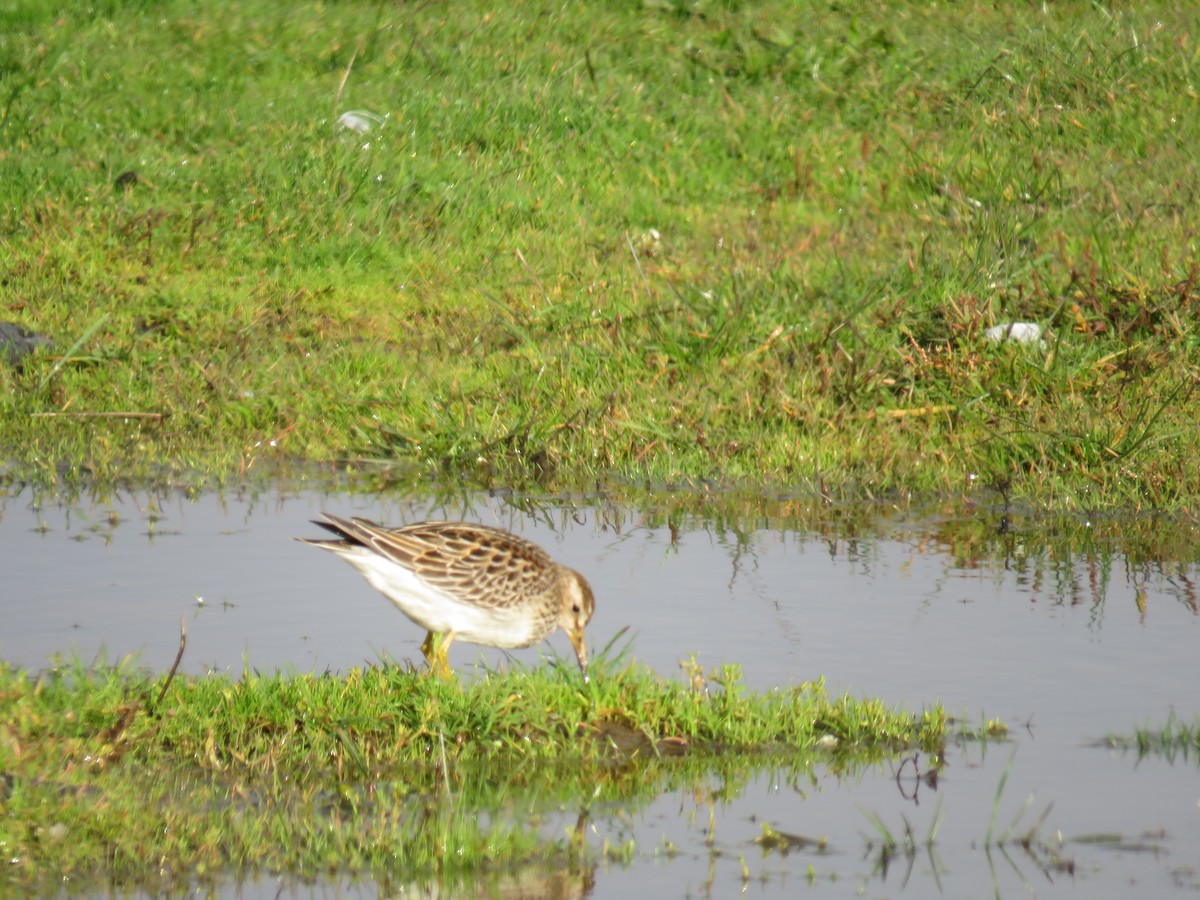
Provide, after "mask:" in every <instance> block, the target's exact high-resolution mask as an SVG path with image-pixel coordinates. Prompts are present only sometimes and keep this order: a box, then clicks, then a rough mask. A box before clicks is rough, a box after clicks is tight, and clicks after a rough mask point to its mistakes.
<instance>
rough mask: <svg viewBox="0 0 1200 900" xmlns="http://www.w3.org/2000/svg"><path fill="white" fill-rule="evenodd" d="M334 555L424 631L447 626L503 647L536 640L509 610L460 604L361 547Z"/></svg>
mask: <svg viewBox="0 0 1200 900" xmlns="http://www.w3.org/2000/svg"><path fill="white" fill-rule="evenodd" d="M339 555H341V556H342V557H343V558H344V559H345V560H346V561H347V562H349V563H350V564H351V565H353V566H354V567H355V568H356V569H358V570H359V571H360V572H362V574H363V576H364V577H365V578H366V579H367V581H368V582H369V583H370V584H371V586H372V587H373V588H375V590H377V591H379V592H380V593H381V594H383V595H384V596H385V597H387V598H388V599H389V600H390V601H392V603H393V604H395V605H396V607H397V608H398V609H399V610H400V611H401V612H402V613H404V614H405V615H406V616H408V617H409V618H410V619H412V620H413V621H414V622H416V623H417V624H418V625H420V626H421V627H422V628H424V629H426V630H427V631H436V632H439V633H442V634H444V633H446V632H449V631H453V632H454V634H455V637H456V638H457V639H458V640H463V641H470V642H473V643H480V644H487V645H488V646H492V647H503V648H510V647H527V646H529V645H530V644H532V643H534V642H535V641H536V639H537V636H536V635H535V634H534V632H533V629H532V628H531V625H530V622H529V621H528V619H527V618H524V619H523V618H522V617H521V616H520V615H519V614H515V612H514V611H511V610H507V609H505V608H503V607H501V608H498V609H497V608H495V607H479V606H475V605H473V604H471V603H464V602H463V601H462V600H460V599H458V598H457V597H455V596H454V595H453V594H450V593H448V592H446V591H443V590H441V589H439V588H437V587H434V586H432V585H430V584H428V583H426V582H425V581H423V580H422V579H421V578H419V577H418V576H417V575H416V574H414V573H413V572H412V571H411V570H409V569H406V568H404V567H403V566H401V565H397V564H396V563H393V562H390V561H388V560H386V559H384V558H383V557H381V556H379V555H378V554H376V553H374V552H372V551H370V550H368V549H366V548H365V547H355V548H347V550H345V551H342V552H341V553H340V554H339Z"/></svg>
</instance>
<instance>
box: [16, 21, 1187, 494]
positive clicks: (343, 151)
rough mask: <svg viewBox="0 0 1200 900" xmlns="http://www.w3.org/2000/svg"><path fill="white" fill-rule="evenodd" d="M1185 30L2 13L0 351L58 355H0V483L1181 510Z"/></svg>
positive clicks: (1153, 26)
mask: <svg viewBox="0 0 1200 900" xmlns="http://www.w3.org/2000/svg"><path fill="white" fill-rule="evenodd" d="M1198 26H1200V11H1196V10H1193V9H1191V8H1190V7H1187V6H1186V5H1181V4H1176V3H1162V2H1159V3H1149V4H1137V5H1130V6H1128V7H1126V6H1124V5H1121V4H1118V5H1115V6H1112V7H1106V6H1100V5H1096V4H1092V3H1074V2H1067V3H1057V4H1053V5H1050V6H1046V5H1044V4H1017V5H1011V4H1004V5H1002V6H998V7H997V6H995V5H993V4H981V3H968V4H946V5H940V4H939V5H929V4H915V3H913V4H907V3H900V4H881V3H867V4H843V5H840V6H830V5H828V4H807V3H805V4H796V3H782V2H766V3H761V4H741V3H737V2H725V3H718V2H705V0H697V2H695V3H677V2H671V0H663V2H657V0H652V2H644V3H635V2H627V3H615V4H597V3H584V2H570V3H566V4H562V3H558V4H544V3H537V2H526V3H516V4H509V5H504V6H496V5H495V4H486V3H478V2H471V0H455V2H453V3H451V4H448V5H447V4H434V5H420V4H418V5H399V6H397V5H391V4H384V3H368V2H353V0H350V2H345V3H338V4H334V5H329V4H314V3H303V2H300V3H289V4H287V5H285V6H279V5H277V4H272V3H266V2H262V0H248V2H244V3H238V4H217V5H214V4H208V5H203V6H196V5H195V4H191V3H183V2H179V0H166V2H161V3H144V2H128V3H122V2H116V0H112V2H107V3H101V4H99V5H97V6H93V7H89V8H88V9H87V10H84V9H82V8H80V9H79V10H74V9H70V8H67V9H63V8H62V6H61V4H51V3H49V2H36V0H16V2H10V3H7V4H5V6H4V7H3V8H2V9H0V166H3V169H4V177H3V178H2V179H0V241H2V242H3V245H4V248H5V252H4V254H2V255H0V256H2V260H0V279H2V280H3V283H4V287H5V290H4V292H3V293H4V296H3V298H2V299H0V318H4V319H11V320H16V321H19V322H21V323H22V324H24V325H26V326H28V327H31V328H34V329H35V330H37V331H39V332H43V333H46V334H49V335H51V336H52V337H53V338H54V339H55V341H56V344H55V347H54V348H51V349H48V350H43V351H41V352H40V353H39V354H38V355H37V356H35V357H33V358H32V359H30V360H28V361H27V362H26V363H25V365H24V366H23V367H22V368H21V369H19V370H14V369H12V368H10V367H7V366H0V422H2V423H3V429H2V430H0V434H3V447H2V448H0V450H2V452H3V454H4V455H5V457H7V459H8V460H9V461H10V462H9V463H8V467H9V471H10V473H11V476H12V477H17V476H20V477H27V476H32V477H36V478H39V479H43V480H54V479H56V478H60V477H62V478H65V479H67V480H71V479H78V478H80V477H82V476H92V477H99V478H101V479H110V480H111V479H115V478H119V477H123V476H126V475H135V476H136V475H144V474H146V473H148V472H154V471H159V470H161V469H163V468H164V467H165V468H166V469H167V470H169V471H172V472H180V471H183V472H190V471H198V472H202V473H215V474H216V475H217V476H218V477H221V476H223V475H225V474H228V473H230V472H241V471H246V470H249V469H253V468H256V467H259V468H261V467H269V466H271V465H274V464H278V463H281V462H290V461H293V460H297V459H305V460H316V461H327V462H328V461H333V462H340V463H346V462H362V461H364V460H369V461H372V462H374V463H378V464H379V465H381V466H383V467H385V468H386V469H387V471H388V476H387V477H401V476H399V475H397V474H395V473H396V472H397V471H416V472H417V473H419V474H421V475H428V474H429V473H433V474H435V475H436V476H438V477H445V476H447V475H449V476H452V477H467V478H471V479H478V480H479V481H482V482H484V483H489V484H490V483H529V482H536V483H538V484H540V485H545V486H553V487H555V488H564V487H565V488H579V487H581V486H583V485H588V484H591V483H593V482H594V481H595V480H596V479H598V478H599V479H606V480H617V481H620V480H630V479H634V480H637V479H650V480H652V481H654V482H656V483H663V482H700V481H717V482H721V483H731V482H740V483H755V484H779V483H787V484H798V485H804V486H807V487H808V488H811V489H813V490H818V491H820V490H833V491H835V492H845V493H849V494H852V495H855V496H863V495H868V496H870V495H878V494H879V493H880V492H894V491H918V492H936V493H942V494H945V493H947V492H957V491H959V490H961V489H963V487H964V486H965V485H968V484H970V483H975V484H993V483H998V484H1009V485H1011V486H1012V488H1011V489H1012V490H1013V491H1014V492H1015V493H1016V494H1017V495H1018V496H1023V497H1026V498H1028V499H1030V500H1032V501H1033V502H1035V503H1038V504H1042V505H1057V506H1063V507H1069V506H1080V505H1083V506H1090V507H1096V506H1118V505H1120V506H1135V507H1139V508H1140V507H1146V506H1149V507H1155V508H1161V507H1175V508H1179V507H1189V506H1192V505H1194V504H1195V501H1196V498H1197V496H1200V457H1198V456H1197V455H1196V454H1195V453H1192V452H1190V450H1191V444H1192V436H1193V435H1194V432H1195V427H1194V423H1195V421H1196V419H1197V412H1198V408H1197V406H1198V404H1197V400H1196V396H1195V391H1194V388H1195V384H1196V371H1197V363H1198V362H1200V334H1198V333H1197V316H1196V313H1197V309H1198V307H1200V302H1198V301H1200V289H1198V287H1197V282H1196V272H1197V267H1196V262H1197V259H1196V250H1197V247H1196V237H1195V234H1196V226H1197V213H1196V212H1195V206H1196V205H1195V203H1194V202H1192V201H1193V198H1194V196H1195V195H1196V193H1197V190H1198V189H1200V172H1198V170H1197V168H1196V166H1195V165H1194V153H1193V148H1194V147H1195V146H1196V145H1197V143H1198V142H1200V116H1197V115H1196V111H1197V109H1196V107H1197V95H1196V92H1195V90H1194V88H1193V87H1192V85H1193V84H1194V83H1195V82H1196V80H1197V72H1196V67H1197V59H1198V57H1197V53H1196V45H1197V40H1198V37H1197V35H1198V33H1200V28H1198ZM349 110H366V111H369V112H372V113H374V114H376V115H378V116H380V117H382V118H383V125H382V127H380V128H377V129H376V130H375V131H374V132H372V133H370V134H368V135H364V136H359V135H355V134H352V133H349V132H346V131H341V130H339V129H338V127H337V126H336V118H337V116H338V115H339V114H340V113H342V112H346V111H349ZM128 172H136V173H137V177H136V179H133V178H131V177H126V178H122V176H123V175H124V174H125V173H128ZM656 235H657V236H656ZM1015 320H1023V321H1034V322H1037V323H1039V324H1041V325H1042V326H1043V327H1044V328H1045V329H1046V332H1047V341H1046V347H1045V348H1044V349H1040V348H1034V347H1030V348H1020V347H1016V346H995V345H991V344H988V343H987V342H985V341H984V340H983V337H982V334H983V331H984V330H985V329H986V328H987V327H988V326H990V325H992V324H995V323H997V322H1004V321H1015ZM81 339H82V340H81ZM113 413H131V414H137V415H138V417H137V418H134V417H132V416H131V417H124V418H123V417H121V416H119V415H117V416H114V415H111V414H113ZM404 477H407V476H404ZM972 479H974V481H972Z"/></svg>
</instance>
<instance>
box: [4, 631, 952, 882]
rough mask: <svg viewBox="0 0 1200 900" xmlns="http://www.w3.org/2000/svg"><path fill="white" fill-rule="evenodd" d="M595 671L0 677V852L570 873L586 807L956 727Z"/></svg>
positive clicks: (931, 719) (101, 862)
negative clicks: (553, 865) (528, 867)
mask: <svg viewBox="0 0 1200 900" xmlns="http://www.w3.org/2000/svg"><path fill="white" fill-rule="evenodd" d="M593 674H594V678H593V680H592V682H591V683H590V684H588V685H584V684H583V683H582V682H581V680H580V679H579V678H578V675H577V673H573V672H572V670H571V666H570V664H569V661H566V660H555V661H553V662H552V663H551V664H549V665H546V666H543V667H541V668H538V669H534V670H529V669H525V668H522V667H515V668H513V669H512V670H511V671H508V672H503V673H501V672H481V673H480V674H479V676H478V677H477V678H475V679H473V680H464V681H460V682H453V683H445V682H442V681H440V680H438V679H431V678H428V677H426V676H425V675H424V674H423V673H420V672H413V671H405V670H403V669H401V668H400V667H396V666H392V667H383V666H380V667H374V668H367V669H353V670H351V671H349V672H347V673H345V674H343V675H333V674H328V673H327V674H323V675H302V674H294V673H293V674H288V675H281V674H275V675H261V674H259V673H255V672H251V671H247V672H245V673H244V674H243V676H242V678H241V679H238V680H234V679H230V678H227V677H224V676H210V677H183V676H178V677H176V678H175V679H174V680H169V678H168V677H167V676H161V675H159V676H155V675H149V674H146V673H144V672H141V671H138V670H137V669H136V667H134V666H133V665H132V664H131V663H130V662H129V660H126V661H125V662H123V663H122V664H120V665H117V666H114V667H108V666H97V667H85V666H83V665H81V664H78V663H76V664H74V665H68V666H62V667H58V668H54V669H51V670H48V671H46V672H44V673H40V674H38V673H31V672H24V671H19V670H14V669H11V668H8V667H4V666H0V723H4V724H2V725H0V803H2V804H3V807H4V811H5V815H4V817H3V818H2V819H0V842H2V843H3V845H4V847H5V853H6V854H8V856H9V858H15V859H19V860H20V863H19V864H17V865H13V866H9V867H7V868H6V870H5V871H6V874H5V879H6V880H7V881H8V882H9V883H10V884H11V885H17V886H24V887H30V886H33V885H43V886H44V885H47V884H50V883H51V882H56V883H57V882H58V879H61V878H62V877H70V878H72V879H75V881H74V883H75V884H77V885H78V884H79V883H81V882H80V881H79V879H87V878H89V877H102V878H104V879H107V880H108V881H110V882H113V883H118V884H133V883H138V884H143V885H145V884H149V885H150V886H151V889H152V890H156V889H164V890H165V889H167V888H170V887H171V886H173V885H174V886H179V885H181V884H185V883H188V882H190V880H192V879H194V878H196V877H198V876H201V875H204V874H205V873H210V874H211V873H225V874H226V875H227V874H228V873H230V872H234V873H237V872H246V871H251V870H264V869H265V870H269V871H284V872H290V873H296V874H300V875H303V876H305V877H317V876H320V875H321V874H322V873H324V872H327V871H329V870H330V869H331V868H333V867H336V869H337V871H339V872H362V873H367V874H371V875H372V876H379V877H382V876H383V875H385V874H386V873H389V872H397V871H403V872H404V873H406V874H405V876H404V877H405V878H408V877H417V876H419V875H420V874H421V873H426V874H440V873H448V872H449V873H453V872H470V871H477V870H479V869H483V868H489V869H490V868H493V867H500V868H503V867H506V866H513V865H519V864H522V863H525V862H529V861H536V860H550V861H558V862H561V861H563V860H574V861H578V860H579V859H581V858H582V857H584V856H586V854H587V850H586V847H585V842H584V841H583V838H582V828H583V823H584V822H585V821H586V819H587V817H588V815H589V813H588V810H589V809H599V810H609V809H616V810H617V812H616V813H614V814H615V815H618V816H619V815H621V814H622V812H621V810H622V809H623V808H624V807H627V806H629V805H635V806H636V805H640V804H644V803H647V802H649V801H650V800H652V799H654V798H655V797H657V796H659V795H660V794H661V793H662V792H664V791H670V790H678V789H683V788H689V789H694V788H695V787H696V786H697V785H702V784H707V783H708V782H709V781H710V780H711V779H714V778H716V779H719V780H720V782H721V784H722V792H723V793H724V794H725V795H726V796H736V795H737V794H738V793H740V791H741V790H742V789H743V787H744V786H745V784H746V782H747V781H748V780H749V779H750V778H751V777H752V776H753V775H755V774H759V773H761V772H762V771H763V770H765V769H772V770H776V771H779V772H780V773H781V774H780V777H786V778H788V779H796V778H800V777H803V776H804V774H805V773H806V772H809V771H810V770H811V767H812V765H813V763H814V760H816V759H823V760H826V761H828V760H829V759H830V754H829V753H827V752H822V751H821V750H818V749H817V748H818V747H819V746H822V747H823V746H830V747H833V748H835V749H834V752H835V753H836V757H834V758H833V765H834V766H835V768H837V769H838V770H839V771H842V772H847V771H851V772H852V771H854V770H855V769H856V768H858V767H860V766H861V765H864V764H866V763H869V762H872V761H877V760H878V759H880V758H882V757H884V756H885V755H888V754H892V753H894V752H895V751H896V749H897V748H900V747H908V746H914V745H916V746H920V747H923V748H934V747H936V746H937V745H938V744H939V743H940V742H941V740H942V739H943V737H944V732H945V729H946V721H945V717H944V715H943V713H942V711H941V710H940V709H933V710H931V711H928V712H926V713H924V714H921V715H918V716H913V715H911V714H908V713H903V712H898V711H894V710H889V709H887V708H885V707H884V706H883V704H881V703H880V702H878V701H874V700H856V699H853V698H849V697H831V696H829V695H828V694H827V693H826V692H825V690H824V687H823V685H822V684H820V683H812V684H805V685H800V686H797V687H792V688H787V689H777V690H771V691H765V692H758V691H752V690H750V689H748V688H746V687H745V686H744V685H743V684H742V683H741V680H740V671H739V669H738V667H736V666H725V667H723V668H721V669H719V670H717V671H715V672H711V673H709V674H708V675H707V676H705V675H704V673H703V672H699V673H696V672H692V677H691V678H689V680H688V681H687V682H686V683H684V682H678V681H667V680H664V679H661V678H659V677H657V676H655V675H653V674H652V673H650V672H648V671H645V670H643V669H640V668H637V667H635V666H633V665H631V664H628V663H624V662H623V661H622V654H620V653H613V652H612V650H611V648H607V649H606V650H605V651H604V652H602V653H601V654H600V655H599V658H598V659H597V660H596V661H595V664H594V668H593ZM168 682H169V683H168ZM164 687H165V690H164ZM564 810H569V811H571V812H570V813H569V814H568V813H564ZM606 814H607V813H606ZM564 816H565V817H567V818H569V819H571V820H573V821H575V826H574V828H566V829H564V828H563V820H564ZM576 817H578V820H577V821H576ZM572 864H574V863H572ZM147 879H149V881H147Z"/></svg>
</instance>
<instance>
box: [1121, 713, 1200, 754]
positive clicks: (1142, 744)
mask: <svg viewBox="0 0 1200 900" xmlns="http://www.w3.org/2000/svg"><path fill="white" fill-rule="evenodd" d="M1102 743H1103V746H1105V747H1113V748H1116V749H1119V750H1126V751H1133V752H1135V753H1136V754H1137V757H1138V759H1139V760H1140V759H1144V758H1145V757H1148V756H1156V757H1161V758H1163V759H1165V760H1166V761H1167V762H1170V763H1173V762H1175V760H1176V759H1180V760H1183V761H1184V762H1195V763H1200V717H1197V718H1196V719H1195V720H1193V721H1191V722H1186V721H1184V720H1183V719H1181V718H1179V717H1178V716H1176V715H1174V714H1173V713H1172V714H1171V715H1169V716H1168V717H1167V721H1166V723H1165V724H1164V725H1163V726H1162V727H1161V728H1149V727H1146V728H1136V729H1134V732H1133V734H1132V735H1111V736H1109V737H1108V738H1106V739H1105V740H1104V741H1103V742H1102Z"/></svg>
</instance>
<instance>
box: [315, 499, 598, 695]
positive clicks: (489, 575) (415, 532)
mask: <svg viewBox="0 0 1200 900" xmlns="http://www.w3.org/2000/svg"><path fill="white" fill-rule="evenodd" d="M322 516H323V518H322V519H317V520H314V521H313V524H315V525H320V526H321V527H322V528H324V529H326V530H327V531H331V532H333V533H334V534H336V535H337V536H338V537H337V539H333V540H331V539H328V538H324V539H313V538H297V540H299V541H302V542H303V543H306V544H312V545H313V546H316V547H321V548H323V549H325V550H329V551H331V552H333V553H336V554H337V555H338V556H340V557H341V558H342V559H344V560H346V561H347V562H348V563H350V565H352V566H354V567H355V568H356V569H358V570H359V572H361V573H362V574H363V576H364V577H365V578H366V579H367V581H368V582H370V584H371V585H372V587H374V588H375V589H376V590H378V591H379V592H380V593H382V594H383V595H384V596H385V597H387V598H388V599H389V600H390V601H392V603H394V604H395V605H396V606H397V607H398V608H399V609H400V611H401V612H403V613H404V614H405V615H406V616H408V617H409V618H410V619H412V620H413V621H414V622H416V623H417V624H418V625H420V626H422V627H423V628H425V630H426V631H428V632H429V634H428V636H427V637H426V638H425V642H424V643H423V644H422V645H421V649H422V650H423V651H424V653H425V658H426V659H427V660H428V661H429V665H430V668H431V669H432V670H433V671H434V672H437V673H439V674H449V672H450V665H449V662H448V661H447V658H446V654H447V651H448V650H449V648H450V644H451V643H452V642H453V641H454V640H456V639H458V640H464V641H470V642H472V643H476V644H484V645H487V646H489V647H502V648H512V647H530V646H533V645H534V644H536V643H538V642H540V641H543V640H545V639H546V638H547V637H549V635H550V634H551V632H553V631H554V629H555V628H562V629H563V631H565V632H566V633H567V637H568V638H569V639H570V641H571V646H572V647H573V648H574V650H575V655H576V657H577V658H578V659H579V668H580V670H581V671H582V672H583V674H584V678H585V680H586V678H587V647H586V646H585V644H584V627H585V626H586V625H587V623H588V621H589V620H590V619H591V618H592V613H593V612H594V610H595V600H594V599H593V597H592V590H591V588H590V587H589V586H588V583H587V581H586V580H584V578H583V576H582V575H580V574H579V573H578V572H576V571H575V570H574V569H570V568H567V567H566V566H563V565H559V564H558V563H556V562H554V560H552V559H551V558H550V555H549V554H548V553H546V551H545V550H543V549H542V548H541V547H539V546H538V545H537V544H534V543H533V542H531V541H527V540H525V539H524V538H522V537H518V536H517V535H515V534H512V533H511V532H508V531H504V530H502V529H500V528H492V527H490V526H487V525H476V524H473V523H469V522H417V523H415V524H412V525H402V526H401V527H399V528H382V527H380V526H379V525H376V524H375V523H374V522H371V521H369V520H367V519H360V518H354V519H349V520H347V519H341V518H338V517H337V516H331V515H329V514H328V513H322ZM438 635H442V636H444V637H443V639H442V640H441V641H440V642H439V641H438V639H437V636H438Z"/></svg>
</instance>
